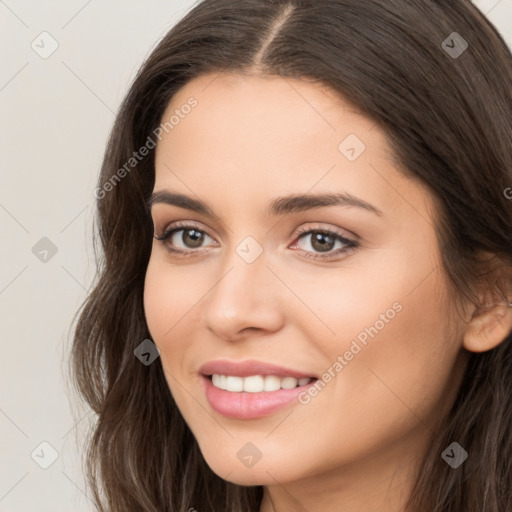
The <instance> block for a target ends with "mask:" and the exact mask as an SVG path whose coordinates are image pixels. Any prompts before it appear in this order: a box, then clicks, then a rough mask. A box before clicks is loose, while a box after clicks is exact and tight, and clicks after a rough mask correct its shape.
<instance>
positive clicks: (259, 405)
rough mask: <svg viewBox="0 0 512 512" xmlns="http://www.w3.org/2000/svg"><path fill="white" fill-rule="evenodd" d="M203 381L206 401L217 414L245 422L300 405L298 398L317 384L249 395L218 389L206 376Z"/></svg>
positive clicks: (244, 392)
mask: <svg viewBox="0 0 512 512" xmlns="http://www.w3.org/2000/svg"><path fill="white" fill-rule="evenodd" d="M202 380H203V383H204V386H205V391H206V399H207V400H208V403H209V404H210V405H211V407H212V409H213V410H214V411H215V412H218V413H219V414H222V415H223V416H227V417H228V418H238V419H243V420H251V419H255V418H261V417H262V416H268V415H269V414H272V413H274V412H276V411H278V410H280V409H283V408H284V407H286V406H287V405H289V404H291V403H293V402H295V403H298V402H299V400H298V396H299V395H300V394H301V393H303V392H304V391H306V390H307V389H308V387H309V386H311V385H312V384H314V382H315V381H313V382H310V383H309V384H306V385H304V386H299V387H296V388H292V389H278V390H277V391H263V392H261V393H248V392H246V391H241V392H233V391H226V390H224V389H219V388H216V387H215V386H214V385H213V383H212V381H211V380H210V379H209V378H208V377H205V376H203V377H202Z"/></svg>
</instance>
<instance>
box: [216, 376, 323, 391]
mask: <svg viewBox="0 0 512 512" xmlns="http://www.w3.org/2000/svg"><path fill="white" fill-rule="evenodd" d="M312 380H313V379H310V378H309V377H303V378H301V379H296V378H295V377H277V376H276V375H250V376H249V377H236V376H233V375H219V374H216V373H214V374H213V375H212V383H213V385H214V386H215V387H216V388H219V389H224V390H226V391H232V392H240V391H245V392H246V393H261V392H262V391H277V390H278V389H293V388H296V387H297V385H299V386H305V385H306V384H309V383H310V382H311V381H312Z"/></svg>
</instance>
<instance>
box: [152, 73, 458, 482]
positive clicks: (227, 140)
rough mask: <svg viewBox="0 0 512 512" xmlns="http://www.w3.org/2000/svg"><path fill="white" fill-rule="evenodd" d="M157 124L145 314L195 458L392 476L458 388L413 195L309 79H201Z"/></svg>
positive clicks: (220, 468)
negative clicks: (167, 125)
mask: <svg viewBox="0 0 512 512" xmlns="http://www.w3.org/2000/svg"><path fill="white" fill-rule="evenodd" d="M192 103H193V104H194V105H195V106H194V107H193V108H185V107H184V105H187V104H189V105H190V104H192ZM177 109H178V110H179V112H181V115H178V114H176V110H177ZM173 115H177V118H178V117H179V122H174V123H173V127H172V129H168V130H167V132H165V131H164V132H163V134H162V137H161V140H160V142H159V143H158V146H157V149H156V162H155V173H156V175H155V186H154V197H153V200H152V206H151V214H152V218H153V223H154V228H155V235H156V236H157V237H159V238H165V239H164V240H157V239H156V238H155V239H154V241H153V247H152V253H151V258H150V261H149V265H148V268H147V274H146V280H145V291H144V307H145V314H146V319H147V323H148V326H149V330H150V333H151V336H152V339H153V340H154V342H155V343H156V345H157V346H158V348H159V350H160V357H161V363H162V365H163V368H164V371H165V376H166V379H167V383H168V385H169V388H170V391H171V393H172V395H173V398H174V400H175V401H176V404H177V406H178V408H179V410H180V412H181V414H182V416H183V418H184V419H185V421H186V423H187V424H188V426H189V427H190V429H191V430H192V432H193V434H194V436H195V438H196V439H197V442H198V444H199V447H200V449H201V452H202V454H203V456H204V458H205V460H206V462H207V463H208V465H209V466H210V467H211V468H212V470H213V471H214V472H215V473H216V474H218V475H219V476H221V477H222V478H225V479H227V480H230V481H233V482H235V483H238V484H244V485H260V484H268V485H270V484H274V483H275V482H281V483H286V482H294V481H303V482H306V481H307V480H308V479H309V480H311V481H313V480H314V479H315V478H320V477H321V478H322V479H323V480H322V481H323V482H324V483H325V482H326V478H328V476H332V475H338V476H339V475H341V474H343V473H345V474H347V475H348V474H357V471H358V469H361V468H362V467H363V465H364V467H365V468H366V469H368V468H370V467H374V468H377V466H378V465H379V464H380V465H387V466H390V465H393V464H395V465H396V467H398V466H400V465H402V466H403V465H404V464H405V463H406V461H409V460H411V459H413V458H414V457H415V456H416V455H417V454H419V452H421V450H422V449H423V448H424V446H425V442H426V439H427V436H428V435H429V433H430V430H429V429H430V428H431V427H433V425H434V424H435V422H436V421H437V420H438V419H439V417H440V414H441V412H442V409H441V407H442V404H446V403H447V400H449V398H450V397H453V396H454V393H455V391H456V389H457V385H458V382H459V381H458V379H459V377H460V374H459V373H457V371H455V368H458V362H459V357H460V353H461V326H460V325H459V324H458V323H457V318H458V317H457V315H455V314H454V313H453V306H452V303H451V301H450V299H449V298H448V297H449V294H448V284H447V280H446V277H445V276H444V274H443V272H442V266H441V256H440V252H439V246H438V242H437V239H436V235H435V231H434V224H433V218H432V216H433V214H434V206H433V201H432V198H431V196H430V195H429V193H428V192H427V190H426V189H425V188H424V187H423V186H421V185H420V184H419V183H418V182H415V181H412V180H410V179H408V178H406V177H405V176H404V175H403V174H402V173H401V172H400V171H399V170H398V169H397V167H396V164H395V163H393V161H392V159H391V155H390V151H389V149H388V146H387V143H386V139H385V134H384V133H383V132H382V131H381V130H380V129H379V128H378V127H377V126H376V125H375V124H374V123H373V122H372V121H370V120H369V119H367V118H365V117H364V116H362V115H360V114H359V113H357V112H356V111H355V110H354V109H353V108H351V106H350V105H349V104H347V103H345V102H344V101H343V100H342V99H341V98H339V97H338V96H336V95H335V93H334V92H332V91H330V90H329V89H327V88H324V87H320V86H319V85H318V84H312V83H309V82H305V81H298V80H293V79H286V80H285V79H282V78H271V79H269V78H267V79H263V78H256V77H248V76H246V77H242V76H236V75H229V74H219V75H206V76H202V77H200V78H198V79H195V80H193V81H191V82H189V83H188V84H187V85H186V86H185V87H183V88H182V89H181V90H180V91H179V92H178V93H177V94H176V95H175V96H174V97H173V100H172V102H171V104H170V105H169V107H168V109H167V111H166V113H165V115H164V116H163V122H165V121H167V120H169V118H171V116H173ZM177 118H176V119H177ZM176 119H175V121H176ZM177 194H180V195H183V196H186V198H188V199H187V200H183V198H182V199H179V198H178V196H177ZM303 195H304V196H308V197H309V199H307V198H302V199H298V197H299V196H303ZM327 195H329V196H330V198H329V197H327V198H326V197H324V198H323V199H322V198H321V197H320V196H327ZM315 198H316V199H315ZM200 205H202V206H201V207H199V206H200ZM222 388H224V389H222Z"/></svg>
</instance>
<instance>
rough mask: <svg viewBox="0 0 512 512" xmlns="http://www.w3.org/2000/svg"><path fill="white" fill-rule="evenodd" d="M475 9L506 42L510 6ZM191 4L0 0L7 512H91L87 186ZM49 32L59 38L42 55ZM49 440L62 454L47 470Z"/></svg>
mask: <svg viewBox="0 0 512 512" xmlns="http://www.w3.org/2000/svg"><path fill="white" fill-rule="evenodd" d="M234 1H236V0H234ZM475 3H476V4H477V5H478V6H479V7H480V8H481V9H482V11H483V12H485V13H486V14H488V16H489V18H490V20H491V21H492V22H493V23H494V24H495V25H496V26H497V27H498V29H499V30H500V31H501V32H502V34H503V35H504V37H505V39H506V40H507V42H508V44H509V45H511V46H512V0H480V1H475ZM194 4H195V2H194V1H184V0H172V1H158V0H151V1H144V2H142V1H138V2H135V1H126V0H124V1H123V0H103V1H100V0H88V1H87V0H68V1H66V2H64V1H40V2H26V1H25V2H20V1H18V2H16V1H14V0H5V1H2V0H0V49H1V50H0V51H1V66H0V111H1V115H0V125H1V134H2V137H1V138H0V148H1V149H0V159H1V166H0V169H1V188H0V233H1V240H2V253H1V265H0V319H1V320H0V321H1V329H2V333H3V334H2V336H3V338H2V351H1V356H0V390H1V393H0V457H1V458H0V461H1V462H0V512H29V511H30V512H40V511H41V512H50V511H51V512H68V511H71V510H76V511H80V512H81V511H87V512H89V511H92V510H93V506H92V504H91V502H90V501H89V498H88V496H87V495H86V492H87V490H86V487H85V481H84V477H83V473H82V469H81V461H80V453H81V450H82V448H83V440H81V436H83V435H85V434H86V432H87V428H88V425H89V423H88V421H89V420H90V418H91V415H90V414H88V411H87V410H86V409H84V408H83V407H80V406H79V403H78V402H77V400H76V399H75V397H74V392H73V389H72V387H71V385H70V383H69V378H68V376H67V375H68V371H67V357H68V350H69V346H70V339H71V331H70V326H71V323H72V320H73V315H74V314H75V312H76V310H77V309H78V307H79V305H80V304H81V302H82V301H83V299H84V298H85V296H86V291H87V289H88V287H89V285H90V283H91V281H92V278H93V277H94V271H95V266H94V259H93V250H92V243H91V237H92V219H93V216H94V197H93V189H94V188H95V184H96V179H97V174H98V171H99V167H100V164H101V160H102V156H103V151H104V148H105V143H106V140H107V136H108V133H109V130H110V128H111V126H112V123H113V120H114V114H115V112H116V110H117V108H118V106H119V104H120V102H121V100H122V98H123V96H124V94H125V93H126V91H127V88H128V86H129V84H130V82H131V80H132V79H133V77H134V75H135V73H136V71H137V69H138V68H139V66H140V64H141V63H142V61H143V59H144V58H145V57H146V56H147V55H148V54H149V52H150V51H151V50H152V49H153V48H154V46H155V45H156V43H157V42H158V41H159V39H160V38H161V37H162V36H163V35H164V34H165V33H166V32H167V30H168V29H169V28H170V27H171V26H172V25H173V24H174V23H175V22H176V21H177V20H178V19H180V18H181V17H182V16H183V15H184V14H185V13H186V12H187V11H188V10H189V9H190V8H191V6H192V5H194ZM44 31H46V32H48V33H49V34H50V35H51V37H52V38H53V39H54V40H55V41H56V42H57V43H58V48H57V50H56V51H55V52H54V53H53V54H52V55H50V56H49V57H48V58H46V59H43V58H42V57H41V56H40V55H39V54H38V53H37V52H39V53H43V52H44V51H48V50H49V49H51V44H52V41H51V39H50V38H49V37H48V36H40V34H41V33H42V32H44ZM454 31H457V27H454ZM447 36H448V34H447ZM439 43H441V42H439ZM54 44H55V43H54ZM31 45H33V46H34V47H35V48H36V49H37V52H36V50H35V49H33V48H32V46H31ZM43 55H44V53H43ZM511 93H512V91H511ZM43 237H47V238H48V239H50V240H51V242H52V243H53V244H54V245H55V246H56V248H57V253H56V254H55V255H53V256H52V255H51V253H48V255H46V258H47V261H46V262H44V261H41V260H40V259H39V258H44V257H45V254H44V252H42V253H40V254H39V256H37V255H36V254H34V253H33V250H32V248H33V247H34V246H35V245H36V244H37V243H38V242H39V241H40V239H41V238H43ZM43 249H44V247H43ZM43 249H41V250H43ZM36 252H37V251H36ZM43 441H46V442H47V443H50V445H51V446H52V447H53V448H54V449H55V450H56V452H57V453H58V456H57V458H56V459H55V461H54V462H53V463H52V464H51V465H50V466H49V467H48V468H47V469H42V468H41V467H40V465H38V463H39V464H44V463H45V462H46V463H49V462H51V460H52V459H51V449H49V448H48V447H47V446H45V445H43V446H40V443H41V442H43ZM34 450H35V452H34ZM32 453H33V458H32V457H31V454H32ZM36 461H38V463H37V462H36Z"/></svg>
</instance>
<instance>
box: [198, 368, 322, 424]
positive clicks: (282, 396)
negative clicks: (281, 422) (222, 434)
mask: <svg viewBox="0 0 512 512" xmlns="http://www.w3.org/2000/svg"><path fill="white" fill-rule="evenodd" d="M199 374H200V376H201V382H202V385H203V389H204V393H205V395H206V400H207V401H208V403H209V404H210V407H211V408H212V409H213V410H214V411H215V412H217V413H218V414H221V415H222V416H225V417H228V418H237V419H245V420H249V419H256V418H261V417H263V416H268V415H270V414H273V413H275V412H277V411H279V410H281V409H283V408H285V407H287V406H289V405H293V404H296V405H297V404H299V403H300V402H299V400H298V396H299V394H300V393H302V392H303V391H305V390H307V388H308V387H309V386H310V385H312V384H313V383H314V382H316V381H317V380H318V379H317V377H315V376H313V375H311V374H310V375H307V374H306V373H304V372H302V371H296V370H293V369H289V368H285V367H282V366H277V365H274V364H271V363H265V362H262V361H239V362H234V361H227V360H217V361H211V362H209V363H207V364H205V365H203V366H202V367H201V368H200V370H199Z"/></svg>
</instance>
